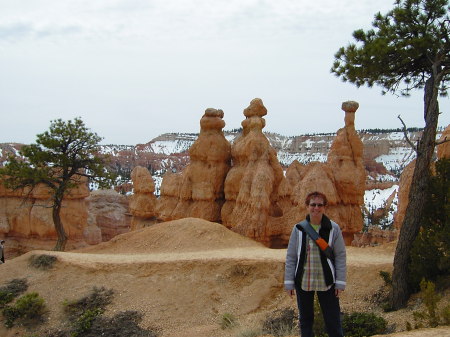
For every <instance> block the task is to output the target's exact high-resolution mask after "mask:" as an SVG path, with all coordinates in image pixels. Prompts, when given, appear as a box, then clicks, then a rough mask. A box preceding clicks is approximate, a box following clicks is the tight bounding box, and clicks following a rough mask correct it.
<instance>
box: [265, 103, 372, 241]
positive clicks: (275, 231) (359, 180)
mask: <svg viewBox="0 0 450 337" xmlns="http://www.w3.org/2000/svg"><path fill="white" fill-rule="evenodd" d="M358 106H359V105H358V103H357V102H353V101H348V102H344V103H343V104H342V110H344V111H345V118H344V121H345V127H344V128H342V129H340V130H338V132H337V135H336V138H335V139H334V141H333V143H332V145H331V149H330V152H329V153H328V159H327V162H325V163H320V162H311V163H309V164H308V165H302V164H300V163H299V162H298V161H294V162H293V163H292V164H291V165H290V166H289V167H288V169H287V170H286V179H285V180H284V181H283V182H282V184H281V186H280V189H279V191H280V201H279V203H278V204H279V205H280V208H281V209H282V210H283V216H282V217H277V218H271V221H270V227H271V229H272V238H271V245H272V246H285V245H286V244H287V242H288V240H289V235H290V232H291V229H292V227H293V225H294V224H295V223H297V222H299V221H301V220H303V219H305V217H306V215H307V210H306V206H305V204H304V201H305V198H306V195H307V194H308V193H310V192H313V191H318V192H322V193H324V194H325V195H326V196H327V199H328V206H327V210H326V214H327V215H328V216H329V217H330V218H331V219H332V220H333V221H335V222H336V223H338V224H339V226H340V227H341V229H342V232H343V235H344V240H345V242H346V244H347V245H350V244H351V242H352V240H353V236H354V233H357V232H359V231H361V229H362V214H361V206H362V205H363V203H364V192H365V169H364V165H363V144H362V141H361V139H360V138H359V136H358V135H357V133H356V130H355V124H354V121H355V113H356V110H357V109H358Z"/></svg>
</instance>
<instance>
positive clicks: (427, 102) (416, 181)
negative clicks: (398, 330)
mask: <svg viewBox="0 0 450 337" xmlns="http://www.w3.org/2000/svg"><path fill="white" fill-rule="evenodd" d="M437 93H438V91H437V87H436V83H435V81H434V77H433V76H432V77H430V78H429V79H428V80H427V82H426V84H425V93H424V115H425V116H424V117H425V128H424V130H423V134H422V137H421V139H420V141H419V144H418V146H417V158H416V165H415V168H414V173H413V178H412V182H411V188H410V192H409V202H408V206H407V208H406V213H405V218H404V220H403V224H402V226H401V229H400V234H399V237H398V243H397V248H396V250H395V256H394V271H393V273H392V293H391V307H392V309H394V310H397V309H400V308H402V307H404V306H406V304H407V301H408V299H409V296H410V294H411V290H410V289H409V287H408V282H407V275H408V264H409V261H410V252H411V248H412V245H413V243H414V240H415V239H416V237H417V234H418V233H419V229H420V224H421V221H422V219H423V214H424V206H425V199H426V197H427V188H428V185H429V181H430V174H431V172H430V165H431V162H432V158H433V154H434V147H435V141H436V130H437V125H438V118H439V104H438V100H437Z"/></svg>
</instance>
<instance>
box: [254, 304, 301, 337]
mask: <svg viewBox="0 0 450 337" xmlns="http://www.w3.org/2000/svg"><path fill="white" fill-rule="evenodd" d="M297 322H298V315H297V314H296V311H295V310H294V309H292V308H284V309H279V310H276V311H274V312H272V313H271V314H269V315H268V316H267V317H266V320H265V321H264V323H263V329H262V330H263V333H265V334H270V335H274V336H276V337H282V336H288V335H292V334H296V333H298V323H297Z"/></svg>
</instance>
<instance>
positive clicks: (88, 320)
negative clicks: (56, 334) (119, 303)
mask: <svg viewBox="0 0 450 337" xmlns="http://www.w3.org/2000/svg"><path fill="white" fill-rule="evenodd" d="M102 313H103V310H102V309H99V308H96V309H88V310H85V311H84V312H83V313H82V314H81V315H80V317H78V319H76V320H75V321H74V322H73V324H72V326H73V331H72V333H71V334H70V337H78V336H81V335H82V334H83V333H85V332H87V331H90V330H91V328H92V322H93V321H94V319H95V318H96V317H97V316H99V315H101V314H102Z"/></svg>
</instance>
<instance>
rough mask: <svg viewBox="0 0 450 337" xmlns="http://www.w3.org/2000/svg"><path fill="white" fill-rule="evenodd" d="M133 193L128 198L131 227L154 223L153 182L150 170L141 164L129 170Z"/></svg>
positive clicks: (155, 201)
mask: <svg viewBox="0 0 450 337" xmlns="http://www.w3.org/2000/svg"><path fill="white" fill-rule="evenodd" d="M131 180H132V181H133V188H134V194H133V195H132V196H131V198H130V204H129V207H130V213H131V215H132V216H133V218H132V220H131V229H132V230H134V229H137V228H141V227H144V226H145V225H148V224H152V223H155V218H156V203H157V200H156V197H155V195H154V192H155V183H154V182H153V178H152V176H151V174H150V172H149V171H148V170H147V169H146V168H145V167H142V166H136V167H135V168H134V169H133V171H132V172H131Z"/></svg>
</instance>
